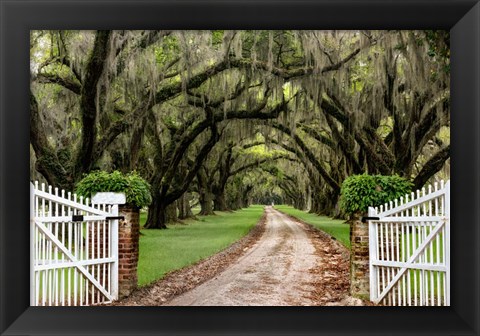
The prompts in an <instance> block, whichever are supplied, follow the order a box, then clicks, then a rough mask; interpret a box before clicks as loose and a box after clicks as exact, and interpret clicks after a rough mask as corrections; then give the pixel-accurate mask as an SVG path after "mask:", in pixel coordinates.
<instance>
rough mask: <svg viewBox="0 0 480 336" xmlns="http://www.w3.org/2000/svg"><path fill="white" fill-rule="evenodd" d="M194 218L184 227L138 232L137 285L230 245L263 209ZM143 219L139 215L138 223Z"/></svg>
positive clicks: (256, 206)
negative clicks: (140, 233) (139, 234)
mask: <svg viewBox="0 0 480 336" xmlns="http://www.w3.org/2000/svg"><path fill="white" fill-rule="evenodd" d="M216 214H217V215H216V216H198V219H199V220H198V221H195V220H188V221H185V223H186V225H183V224H175V225H169V226H168V229H167V230H141V232H142V235H141V236H140V255H139V261H138V285H139V286H144V285H146V284H148V283H151V282H152V281H155V280H157V279H160V278H162V277H163V276H164V275H165V274H166V273H167V272H170V271H172V270H176V269H180V268H183V267H185V266H188V265H191V264H193V263H195V262H197V261H199V260H201V259H205V258H207V257H209V256H211V255H213V254H215V253H217V252H219V251H221V250H223V249H225V248H226V247H228V246H230V245H231V244H233V243H234V242H235V241H237V240H239V239H240V238H242V237H243V236H245V235H246V234H247V233H248V232H249V231H250V229H252V227H253V226H255V224H256V223H257V222H258V220H259V219H260V217H261V216H262V214H263V206H261V205H252V206H250V207H249V208H247V209H242V210H238V211H236V212H216ZM145 220H146V213H144V212H143V213H141V215H140V224H141V225H143V224H144V223H145Z"/></svg>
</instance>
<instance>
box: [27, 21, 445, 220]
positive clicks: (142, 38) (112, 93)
mask: <svg viewBox="0 0 480 336" xmlns="http://www.w3.org/2000/svg"><path fill="white" fill-rule="evenodd" d="M30 49H31V73H32V84H31V93H30V109H31V128H30V139H31V140H30V142H31V148H32V162H34V163H35V169H36V172H38V173H39V174H41V176H42V177H43V178H44V179H45V180H46V181H47V182H48V183H50V184H52V185H54V186H57V187H61V188H65V189H70V190H71V189H72V187H73V185H74V184H75V182H76V181H78V180H79V179H80V178H81V177H82V176H83V174H85V173H88V172H90V171H91V170H92V169H95V168H100V169H104V170H114V169H118V170H121V171H123V172H129V171H132V170H137V171H138V172H139V173H140V174H141V175H142V176H143V177H145V178H146V179H147V180H148V181H149V183H150V184H151V185H152V196H153V202H152V204H151V205H150V207H149V215H148V220H147V225H146V227H148V228H165V227H166V223H167V222H168V221H169V220H170V219H172V218H175V217H176V216H177V208H179V209H180V211H179V215H180V216H181V217H188V216H190V215H192V213H191V209H190V205H191V204H190V201H191V198H192V195H198V196H197V197H199V200H200V203H201V204H202V213H204V214H209V213H212V212H213V208H211V209H209V208H207V207H208V206H210V205H212V204H213V207H214V208H215V209H216V210H226V209H236V208H238V207H239V206H245V205H247V204H248V203H249V199H248V198H249V197H250V200H251V199H252V197H256V199H257V200H260V199H263V200H266V199H267V198H268V197H269V196H268V194H267V193H266V192H267V189H265V188H262V186H261V183H253V182H252V181H253V177H255V176H257V177H258V178H259V179H260V180H261V181H263V182H264V183H267V184H268V185H275V190H276V191H277V194H278V193H282V195H281V196H282V198H283V199H285V200H288V201H289V202H292V203H296V204H295V205H296V206H297V207H301V208H309V209H310V211H312V212H316V213H324V214H328V215H341V213H339V212H338V206H337V205H338V197H339V186H340V185H341V183H342V182H343V180H344V179H345V178H346V177H348V176H350V175H352V174H359V173H362V172H368V173H370V174H377V173H378V174H384V175H385V174H394V173H395V174H399V175H401V176H404V177H406V178H408V179H410V180H412V181H413V183H414V185H415V187H421V186H422V185H424V184H425V183H426V182H428V181H429V180H431V179H432V177H434V176H435V175H436V174H438V173H439V172H441V171H442V169H448V162H449V161H448V160H449V148H450V145H449V135H448V134H449V132H448V130H449V116H450V114H449V111H450V100H449V99H450V98H449V97H450V95H449V36H448V32H444V31H306V30H305V31H121V30H117V31H32V34H31V45H30ZM258 139H262V142H264V145H262V146H263V147H262V148H263V149H262V150H263V154H264V155H265V157H267V156H270V157H271V156H272V155H274V154H272V153H276V152H275V151H281V152H282V153H284V155H285V153H286V155H288V157H287V158H283V159H280V158H278V160H276V161H275V165H276V166H278V167H281V171H282V174H280V175H281V177H280V175H278V174H277V176H276V177H275V176H274V175H272V174H270V173H269V172H267V171H265V170H264V169H265V164H266V163H268V162H262V159H261V158H258V157H257V158H253V156H251V155H248V153H245V152H242V151H248V148H249V146H252V147H251V148H254V144H255V142H256V141H257V140H258ZM245 146H246V147H245ZM269 152H270V154H268V153H269ZM267 176H268V177H267ZM274 181H275V182H274ZM205 186H206V187H205ZM242 195H243V197H242ZM246 195H249V196H246ZM252 195H253V196H252ZM295 200H296V202H294V201H295ZM208 204H209V205H208Z"/></svg>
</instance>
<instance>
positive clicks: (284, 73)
mask: <svg viewBox="0 0 480 336" xmlns="http://www.w3.org/2000/svg"><path fill="white" fill-rule="evenodd" d="M360 50H361V49H360V48H357V49H355V50H354V51H353V52H351V53H350V54H349V55H347V56H346V57H345V58H343V59H341V60H340V61H338V62H337V63H335V64H331V65H327V66H324V67H322V68H321V69H318V68H317V67H311V66H301V67H298V68H293V69H284V68H279V67H276V66H272V65H271V64H269V63H268V62H262V61H253V60H251V59H245V58H244V59H230V61H229V63H230V65H231V66H232V67H238V68H247V69H250V68H252V67H255V68H257V69H262V70H264V71H267V72H270V73H272V74H273V75H275V76H278V77H281V78H283V79H286V80H289V79H293V78H297V77H302V76H307V75H311V74H313V73H314V72H319V73H327V72H331V71H335V70H338V69H340V68H341V67H342V66H343V65H344V64H346V63H347V62H349V61H350V60H352V59H353V58H354V57H355V56H356V55H358V53H359V52H360Z"/></svg>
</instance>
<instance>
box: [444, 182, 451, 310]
mask: <svg viewBox="0 0 480 336" xmlns="http://www.w3.org/2000/svg"><path fill="white" fill-rule="evenodd" d="M444 215H445V237H444V239H445V247H446V249H445V266H446V268H447V270H446V272H445V273H446V274H445V278H446V281H445V282H446V284H445V285H446V286H445V287H446V290H445V291H446V293H445V296H446V303H447V306H450V181H447V183H446V184H445V211H444Z"/></svg>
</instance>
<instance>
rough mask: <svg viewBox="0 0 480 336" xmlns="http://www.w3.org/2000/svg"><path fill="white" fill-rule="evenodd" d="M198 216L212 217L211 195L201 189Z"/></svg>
mask: <svg viewBox="0 0 480 336" xmlns="http://www.w3.org/2000/svg"><path fill="white" fill-rule="evenodd" d="M199 194H200V213H199V215H200V216H209V215H214V214H215V213H214V212H213V195H212V193H211V192H210V191H209V190H207V189H201V190H200V192H199Z"/></svg>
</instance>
